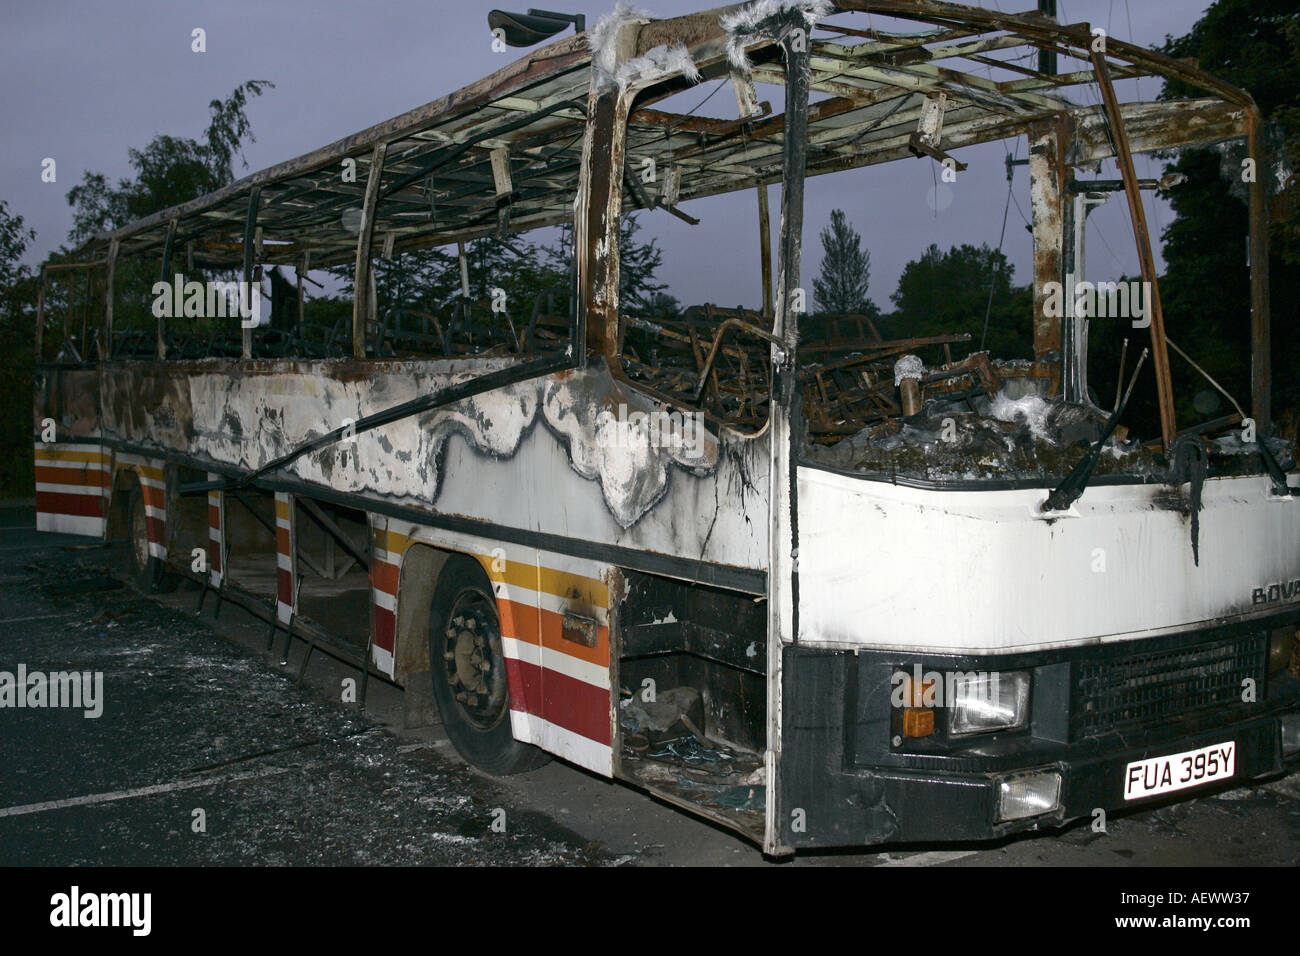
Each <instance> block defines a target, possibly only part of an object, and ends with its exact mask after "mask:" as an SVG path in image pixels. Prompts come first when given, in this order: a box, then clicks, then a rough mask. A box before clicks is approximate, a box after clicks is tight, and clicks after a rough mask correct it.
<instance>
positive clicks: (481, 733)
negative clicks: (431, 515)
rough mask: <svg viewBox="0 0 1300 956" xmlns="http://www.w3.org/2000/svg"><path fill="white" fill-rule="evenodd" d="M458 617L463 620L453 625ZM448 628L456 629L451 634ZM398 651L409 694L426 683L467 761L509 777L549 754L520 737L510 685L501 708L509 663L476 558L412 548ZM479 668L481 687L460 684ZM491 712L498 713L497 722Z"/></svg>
mask: <svg viewBox="0 0 1300 956" xmlns="http://www.w3.org/2000/svg"><path fill="white" fill-rule="evenodd" d="M453 618H458V619H459V620H460V622H461V623H460V624H454V623H453V620H452V619H453ZM470 618H472V619H473V620H470ZM467 630H468V632H472V635H473V636H481V638H482V640H481V641H480V642H477V645H478V646H476V647H471V646H470V644H472V643H475V642H474V641H473V639H472V636H468V635H467V634H466V631H467ZM449 631H455V632H456V634H455V635H453V636H451V637H449V636H448V633H449ZM493 631H495V633H493ZM396 650H397V655H398V656H397V668H398V670H399V673H401V674H402V676H403V677H404V678H405V680H404V683H405V685H406V692H407V693H408V694H409V693H411V692H412V691H413V690H415V691H416V693H417V694H419V693H421V692H422V691H423V690H424V688H427V689H428V690H429V691H430V692H431V694H432V697H433V700H434V702H435V704H436V706H437V708H438V713H439V714H440V715H441V717H442V724H443V729H444V730H445V731H446V733H447V736H448V738H450V740H451V742H452V745H453V746H455V748H456V750H457V752H458V753H459V754H460V755H461V757H462V758H464V759H465V761H466V762H468V763H470V764H471V765H473V766H475V767H477V768H478V769H480V770H482V771H484V772H486V773H491V774H496V775H505V774H511V773H520V772H523V771H527V770H533V769H535V768H537V767H540V766H542V765H543V764H545V763H546V762H547V761H548V760H549V759H550V758H549V755H547V754H546V753H545V752H544V751H542V750H540V749H539V748H537V747H534V746H533V745H531V744H527V743H524V742H522V741H520V740H517V739H516V738H515V736H514V731H513V729H512V726H511V720H510V715H509V691H508V689H506V690H505V702H504V706H505V711H504V713H495V711H496V710H499V708H500V706H501V704H500V698H499V695H498V694H495V693H494V691H493V688H501V687H504V686H505V684H504V683H502V682H504V681H505V675H504V667H505V661H504V655H503V654H502V652H501V642H500V632H499V618H498V611H497V603H496V596H495V593H494V590H493V588H492V583H491V581H490V579H489V578H488V576H487V573H486V571H484V569H483V566H482V564H481V563H480V562H479V561H478V559H477V558H475V557H474V556H472V555H469V554H465V553H462V552H454V551H443V550H441V549H438V548H434V547H432V546H429V545H412V546H411V547H410V548H408V549H407V551H406V553H405V555H404V556H403V560H402V573H401V577H400V586H399V599H398V617H397V649H396ZM471 655H472V661H473V663H472V664H471ZM473 667H482V668H483V674H484V681H483V683H484V686H483V687H481V688H467V687H466V686H462V684H460V683H458V675H459V680H464V679H467V678H468V679H469V680H471V681H472V680H473V674H472V668H473ZM421 685H422V686H421ZM473 690H477V691H479V692H481V699H478V700H477V701H476V700H469V699H466V698H467V697H469V696H470V694H469V692H472V691H473ZM458 693H459V694H460V695H461V699H459V700H458V699H457V694H458ZM489 698H490V699H491V700H492V701H494V703H489ZM489 709H491V710H494V715H493V716H492V717H491V718H490V719H488V715H487V714H486V711H487V710H489Z"/></svg>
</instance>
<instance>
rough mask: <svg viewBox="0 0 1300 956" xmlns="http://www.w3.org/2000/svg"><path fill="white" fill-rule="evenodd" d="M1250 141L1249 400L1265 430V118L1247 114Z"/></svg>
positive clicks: (1268, 401) (1268, 377)
mask: <svg viewBox="0 0 1300 956" xmlns="http://www.w3.org/2000/svg"><path fill="white" fill-rule="evenodd" d="M1246 115H1247V124H1248V134H1247V136H1248V139H1247V142H1248V145H1249V147H1250V156H1251V159H1253V160H1254V161H1255V178H1254V179H1253V180H1252V181H1251V182H1250V184H1249V188H1250V195H1249V202H1250V404H1251V416H1252V417H1253V418H1254V419H1255V427H1256V428H1257V429H1259V430H1261V434H1266V430H1267V429H1268V427H1269V423H1270V420H1271V419H1272V417H1273V401H1272V380H1273V370H1272V357H1271V355H1270V349H1271V342H1270V328H1269V297H1268V154H1267V147H1266V146H1265V143H1264V130H1263V125H1264V121H1263V118H1262V117H1261V116H1260V115H1259V110H1258V109H1251V110H1250V111H1249V112H1248V113H1247V114H1246Z"/></svg>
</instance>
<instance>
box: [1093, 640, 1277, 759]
mask: <svg viewBox="0 0 1300 956" xmlns="http://www.w3.org/2000/svg"><path fill="white" fill-rule="evenodd" d="M1267 655H1268V643H1267V635H1266V634H1263V633H1255V634H1241V635H1238V636H1235V637H1231V638H1227V639H1224V640H1217V641H1213V642H1210V643H1203V644H1194V645H1191V646H1189V647H1181V648H1176V649H1172V650H1163V651H1147V652H1143V653H1139V654H1126V655H1122V656H1116V657H1106V658H1099V659H1096V660H1085V661H1078V662H1076V663H1075V665H1074V680H1073V684H1074V686H1073V693H1072V694H1071V707H1070V736H1071V738H1072V739H1074V740H1079V739H1082V738H1087V737H1099V736H1102V735H1103V734H1109V733H1146V732H1152V731H1157V732H1158V731H1159V729H1160V727H1161V725H1162V724H1168V723H1169V722H1171V721H1175V720H1177V721H1182V720H1183V719H1184V718H1187V717H1197V716H1199V717H1205V716H1207V715H1208V714H1209V713H1210V712H1212V711H1214V710H1216V709H1222V708H1227V707H1231V706H1232V705H1233V704H1238V703H1241V701H1242V694H1243V692H1244V691H1245V686H1248V685H1245V686H1244V685H1243V681H1245V680H1246V678H1251V679H1253V680H1254V682H1255V685H1254V686H1255V694H1256V695H1263V693H1264V677H1265V666H1266V659H1267Z"/></svg>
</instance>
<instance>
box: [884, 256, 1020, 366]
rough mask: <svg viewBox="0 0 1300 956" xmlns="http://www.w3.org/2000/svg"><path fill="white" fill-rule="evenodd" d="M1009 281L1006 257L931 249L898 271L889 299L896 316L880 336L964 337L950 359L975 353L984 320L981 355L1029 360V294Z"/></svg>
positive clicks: (1011, 271) (1011, 269)
mask: <svg viewBox="0 0 1300 956" xmlns="http://www.w3.org/2000/svg"><path fill="white" fill-rule="evenodd" d="M1014 276H1015V267H1014V266H1013V265H1011V263H1009V262H1008V261H1007V257H1006V256H1005V255H1004V254H1003V253H1001V252H999V251H998V250H995V249H991V248H990V247H989V246H987V245H981V246H978V247H976V246H972V245H969V244H963V245H960V246H953V247H952V248H951V249H948V250H947V251H946V252H945V251H941V250H940V249H939V247H938V246H937V245H934V244H933V243H932V244H931V245H930V247H929V248H928V249H926V250H925V252H924V254H922V256H921V258H920V259H914V260H912V261H911V262H909V263H908V264H907V265H906V266H905V267H904V268H903V274H902V275H901V276H900V277H899V279H898V289H897V290H896V291H895V292H894V294H893V295H892V296H890V299H891V300H892V301H893V303H894V306H895V307H896V310H897V311H895V312H894V313H893V314H892V315H890V316H889V317H888V318H887V319H886V321H885V329H884V330H882V331H884V332H885V334H886V337H888V338H900V339H901V338H918V337H923V336H924V337H928V336H934V335H946V334H950V333H951V334H959V333H962V332H967V333H969V334H970V336H971V341H970V343H969V344H966V345H954V346H952V353H953V355H954V357H956V356H962V355H966V354H968V353H970V352H975V351H979V348H980V337H981V335H982V334H983V332H984V323H985V315H986V314H987V315H988V334H987V337H986V339H985V344H984V347H985V348H986V349H988V350H989V351H990V352H992V353H993V355H994V356H996V357H998V358H1032V357H1033V349H1034V339H1033V328H1032V323H1031V321H1030V317H1031V315H1032V293H1031V292H1030V290H1029V288H1028V287H1027V286H1025V287H1021V288H1017V287H1016V286H1015V285H1014V283H1013V282H1012V280H1013V278H1014ZM990 291H991V292H992V307H991V308H990V305H989V301H990Z"/></svg>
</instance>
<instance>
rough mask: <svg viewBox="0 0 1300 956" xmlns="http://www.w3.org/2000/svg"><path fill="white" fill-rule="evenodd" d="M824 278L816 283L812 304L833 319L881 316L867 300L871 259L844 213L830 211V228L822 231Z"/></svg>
mask: <svg viewBox="0 0 1300 956" xmlns="http://www.w3.org/2000/svg"><path fill="white" fill-rule="evenodd" d="M821 237H822V268H821V275H820V276H819V277H818V278H816V279H814V280H813V300H814V301H815V302H816V303H817V307H818V308H819V309H820V310H821V311H822V312H829V313H831V314H832V315H870V316H873V317H874V316H876V315H879V313H880V310H879V309H878V308H877V307H876V304H875V303H874V302H872V301H871V300H870V299H869V298H867V285H868V282H869V280H870V277H871V255H870V253H868V252H867V251H866V250H865V249H863V248H862V237H861V236H860V235H858V231H857V230H856V229H854V228H853V227H852V226H850V225H849V224H848V221H847V220H846V219H845V218H844V210H843V209H832V210H831V224H830V225H829V226H828V227H827V228H825V229H823V230H822V231H821Z"/></svg>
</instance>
